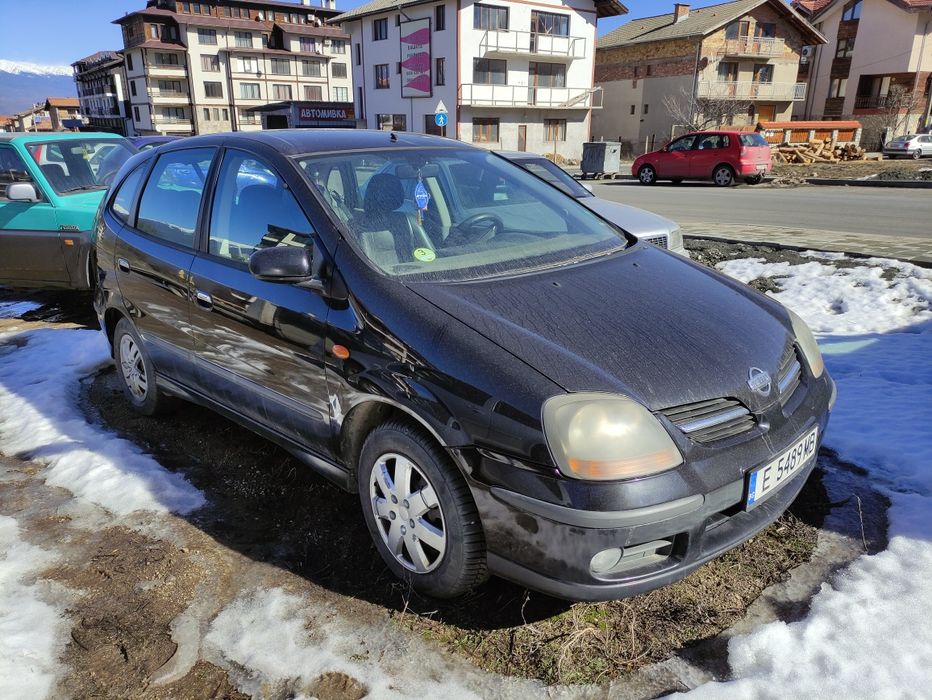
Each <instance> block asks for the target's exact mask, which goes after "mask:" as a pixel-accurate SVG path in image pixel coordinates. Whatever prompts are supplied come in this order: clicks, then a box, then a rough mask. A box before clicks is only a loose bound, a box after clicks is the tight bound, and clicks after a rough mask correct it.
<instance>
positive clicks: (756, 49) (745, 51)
mask: <svg viewBox="0 0 932 700" xmlns="http://www.w3.org/2000/svg"><path fill="white" fill-rule="evenodd" d="M785 52H786V42H785V41H784V40H783V39H778V38H776V37H762V36H760V37H758V36H742V37H738V38H737V39H727V40H726V41H725V46H724V47H723V48H722V53H723V54H725V55H726V56H782V55H783V54H784V53H785Z"/></svg>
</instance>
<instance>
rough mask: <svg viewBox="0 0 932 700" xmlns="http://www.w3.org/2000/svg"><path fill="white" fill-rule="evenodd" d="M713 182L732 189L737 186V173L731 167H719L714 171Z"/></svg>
mask: <svg viewBox="0 0 932 700" xmlns="http://www.w3.org/2000/svg"><path fill="white" fill-rule="evenodd" d="M712 182H714V183H715V184H716V185H718V186H719V187H731V186H732V185H734V184H735V171H734V170H732V169H731V166H730V165H719V166H718V167H717V168H715V170H713V171H712Z"/></svg>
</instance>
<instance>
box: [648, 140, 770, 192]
mask: <svg viewBox="0 0 932 700" xmlns="http://www.w3.org/2000/svg"><path fill="white" fill-rule="evenodd" d="M772 167H773V166H772V164H771V155H770V145H769V144H768V143H767V141H766V140H765V139H764V137H763V136H761V135H760V134H758V133H756V132H753V131H698V132H694V133H691V134H686V135H685V136H680V137H679V138H678V139H674V140H673V141H671V142H670V143H668V144H667V145H666V146H664V147H663V148H661V149H660V150H657V151H651V152H650V153H645V154H644V155H642V156H639V157H638V158H637V159H636V160H635V161H634V164H633V165H632V166H631V174H632V175H635V176H636V177H637V179H638V181H639V182H640V183H641V184H642V185H653V184H656V182H657V181H658V180H670V181H672V182H674V183H679V182H682V181H683V180H687V179H688V180H712V182H714V183H715V184H716V185H719V186H720V187H730V186H731V185H733V184H735V182H736V181H737V180H738V179H739V178H740V179H743V180H744V181H745V182H746V183H748V184H749V185H756V184H758V183H760V182H762V181H763V179H764V176H765V175H767V173H769V172H770V171H771V169H772Z"/></svg>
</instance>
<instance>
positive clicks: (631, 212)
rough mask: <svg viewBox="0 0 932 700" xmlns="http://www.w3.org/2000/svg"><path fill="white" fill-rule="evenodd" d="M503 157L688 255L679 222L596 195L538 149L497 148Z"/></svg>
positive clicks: (643, 234)
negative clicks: (506, 149)
mask: <svg viewBox="0 0 932 700" xmlns="http://www.w3.org/2000/svg"><path fill="white" fill-rule="evenodd" d="M496 152H497V153H498V155H500V156H501V157H502V158H507V159H508V160H510V161H511V162H512V163H514V164H515V165H520V166H521V167H522V168H524V169H525V170H527V171H528V172H530V173H533V174H534V175H537V177H539V178H540V179H542V180H545V181H546V182H548V183H550V184H551V185H553V186H554V187H556V188H558V189H560V190H562V191H563V192H565V193H566V194H568V195H570V196H571V197H575V198H576V199H578V200H579V203H580V204H583V205H585V206H586V208H588V209H591V210H592V211H594V212H595V213H596V214H598V215H599V216H601V217H602V218H604V219H607V220H608V221H611V222H612V223H613V224H615V225H616V226H618V227H620V228H622V229H624V230H625V231H627V232H628V233H630V234H632V235H633V236H637V237H638V239H640V240H644V241H648V242H649V243H653V244H654V245H657V246H659V247H661V248H666V249H668V250H670V251H671V252H674V253H678V254H680V255H682V256H684V257H687V258H688V257H689V253H688V252H686V248H684V247H683V233H682V231H681V230H680V227H679V225H678V224H677V223H676V222H674V221H670V219H667V218H665V217H663V216H660V215H658V214H653V213H651V212H649V211H644V210H643V209H638V208H637V207H631V206H628V205H627V204H619V203H618V202H610V201H608V200H607V199H601V198H599V197H596V196H595V195H594V194H593V193H592V190H591V189H589V188H588V187H587V186H586V185H584V184H582V183H581V182H578V181H577V180H575V179H574V178H573V176H572V175H570V174H569V173H568V172H566V171H565V170H563V168H561V167H560V166H559V165H556V164H555V163H554V162H553V161H551V160H548V159H547V158H544V157H543V156H541V155H538V154H536V153H525V152H521V151H496Z"/></svg>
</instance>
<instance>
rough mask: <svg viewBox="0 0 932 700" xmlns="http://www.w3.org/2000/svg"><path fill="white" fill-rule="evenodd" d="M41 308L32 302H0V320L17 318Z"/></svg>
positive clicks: (40, 305)
mask: <svg viewBox="0 0 932 700" xmlns="http://www.w3.org/2000/svg"><path fill="white" fill-rule="evenodd" d="M41 308H42V304H37V303H36V302H34V301H3V302H0V318H19V317H20V316H22V315H23V314H26V313H29V312H30V311H35V310H36V309H41Z"/></svg>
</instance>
